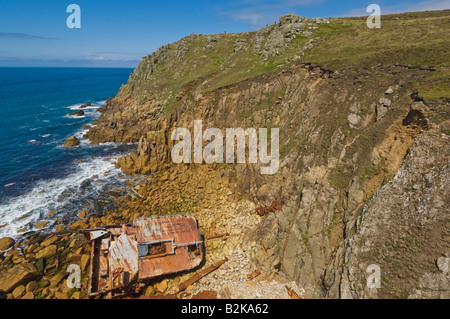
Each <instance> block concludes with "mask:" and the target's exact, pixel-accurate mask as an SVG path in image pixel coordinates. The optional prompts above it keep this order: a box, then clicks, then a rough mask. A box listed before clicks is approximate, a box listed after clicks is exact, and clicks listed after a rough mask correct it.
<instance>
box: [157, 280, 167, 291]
mask: <svg viewBox="0 0 450 319" xmlns="http://www.w3.org/2000/svg"><path fill="white" fill-rule="evenodd" d="M167 286H168V285H167V279H164V280H163V281H161V282H160V283H157V284H156V285H155V288H156V291H157V292H159V293H161V294H163V293H164V292H165V291H166V290H167Z"/></svg>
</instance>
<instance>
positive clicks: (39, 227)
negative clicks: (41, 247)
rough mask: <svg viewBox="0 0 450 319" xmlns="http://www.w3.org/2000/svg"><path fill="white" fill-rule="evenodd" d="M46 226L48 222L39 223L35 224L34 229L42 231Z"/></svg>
mask: <svg viewBox="0 0 450 319" xmlns="http://www.w3.org/2000/svg"><path fill="white" fill-rule="evenodd" d="M47 225H48V222H40V223H37V224H36V225H35V226H34V227H36V228H37V229H42V228H44V227H45V226H47Z"/></svg>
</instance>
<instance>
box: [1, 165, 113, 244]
mask: <svg viewBox="0 0 450 319" xmlns="http://www.w3.org/2000/svg"><path fill="white" fill-rule="evenodd" d="M105 159H107V160H105ZM114 161H117V157H108V158H101V157H98V158H96V159H90V160H88V161H85V162H82V163H78V164H77V165H76V167H75V168H74V173H72V174H70V175H68V176H66V177H63V178H59V179H53V180H48V181H42V182H39V183H38V184H37V185H36V186H35V187H34V188H33V189H31V190H30V191H29V192H27V193H26V194H24V195H20V196H18V197H16V198H13V199H12V200H10V201H9V202H8V203H6V204H3V205H0V225H6V226H4V227H3V228H0V238H2V237H6V236H8V237H16V236H18V235H19V233H18V230H19V229H22V228H26V230H27V231H29V230H36V229H35V228H33V227H34V226H31V225H34V224H36V223H37V222H42V221H47V222H49V223H48V225H47V227H52V226H53V224H54V222H55V221H54V220H53V218H54V216H53V217H50V216H48V212H49V211H52V210H56V211H58V209H60V208H62V207H63V206H64V204H67V203H70V201H71V200H74V199H75V198H76V195H75V194H71V195H69V196H68V197H67V198H64V199H62V200H61V201H58V198H59V197H60V196H61V195H62V194H65V193H64V192H65V191H67V190H68V189H73V190H78V187H79V186H80V185H81V183H82V182H83V181H85V180H86V179H89V178H92V176H94V175H97V176H98V177H97V179H96V180H99V181H100V182H101V183H99V184H97V183H92V184H91V185H93V187H94V188H97V189H99V188H100V187H101V185H102V184H103V185H104V184H105V183H107V182H108V181H110V182H113V181H114V180H115V179H116V178H117V175H118V174H120V173H121V171H120V169H117V168H115V166H114V164H113V163H112V162H114ZM105 172H109V174H107V176H105ZM91 191H92V190H90V191H89V192H91ZM94 192H95V190H94ZM73 213H76V212H73Z"/></svg>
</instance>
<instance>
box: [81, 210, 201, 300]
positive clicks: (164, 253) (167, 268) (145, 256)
mask: <svg viewBox="0 0 450 319" xmlns="http://www.w3.org/2000/svg"><path fill="white" fill-rule="evenodd" d="M82 232H83V234H84V235H85V237H86V238H87V239H88V240H89V241H90V243H91V268H90V269H91V270H90V275H89V292H88V293H89V296H90V297H99V296H102V295H108V296H109V297H117V296H121V295H126V294H129V293H130V292H132V291H133V289H135V290H138V289H139V287H140V286H143V285H144V283H145V281H148V280H150V279H152V278H156V277H160V276H165V275H170V274H174V273H178V272H183V271H188V270H192V269H194V268H196V267H197V266H199V265H200V264H201V262H202V261H203V256H204V252H203V247H204V246H203V241H202V240H201V236H200V232H199V228H198V223H197V220H196V219H195V218H194V217H192V216H186V215H170V216H160V217H153V218H139V219H134V220H133V222H132V223H131V225H121V226H104V227H100V228H96V229H87V230H82Z"/></svg>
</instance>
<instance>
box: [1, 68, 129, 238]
mask: <svg viewBox="0 0 450 319" xmlns="http://www.w3.org/2000/svg"><path fill="white" fill-rule="evenodd" d="M132 72H133V69H125V68H10V67H8V68H0V238H2V237H13V238H16V237H18V236H23V235H24V234H27V233H28V234H29V233H34V232H36V231H45V230H47V231H51V229H54V227H55V225H56V224H57V223H61V220H62V219H64V220H67V217H71V216H72V217H76V215H77V214H78V213H79V212H80V211H81V210H83V209H86V208H87V207H92V205H93V204H95V203H97V202H96V200H97V199H98V198H101V196H102V195H101V194H102V192H104V191H105V188H106V189H108V187H111V186H114V185H117V184H118V183H120V179H123V178H125V177H124V176H123V174H122V173H121V171H120V170H119V169H117V168H116V167H115V165H114V164H115V162H116V161H117V159H118V157H120V156H122V155H124V154H125V153H128V152H129V151H130V150H131V148H133V147H134V146H133V145H130V144H126V145H123V144H116V143H106V144H102V145H90V143H89V141H88V140H82V136H83V134H84V133H85V132H86V130H83V125H85V124H90V123H91V122H92V121H94V120H96V119H97V118H98V116H99V115H100V114H99V112H98V111H97V109H98V108H99V107H101V106H102V105H104V103H105V101H106V100H107V99H108V98H110V97H114V96H115V95H116V94H117V92H118V91H119V89H120V87H121V86H122V85H123V84H126V83H127V80H128V78H129V75H130V73H132ZM84 103H91V104H92V106H89V107H87V108H85V109H83V110H84V111H85V115H84V116H81V117H75V116H69V115H68V114H69V113H71V112H74V111H76V110H78V109H80V106H81V105H82V104H84ZM71 136H76V137H78V138H79V139H80V141H81V145H80V146H78V147H75V148H65V147H63V143H64V141H65V140H66V139H67V138H69V137H71ZM55 211H56V213H55ZM49 212H52V213H54V214H52V213H51V214H49ZM43 221H45V222H47V225H46V226H45V227H44V228H43V229H37V228H36V227H35V226H36V224H37V223H39V222H43Z"/></svg>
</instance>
